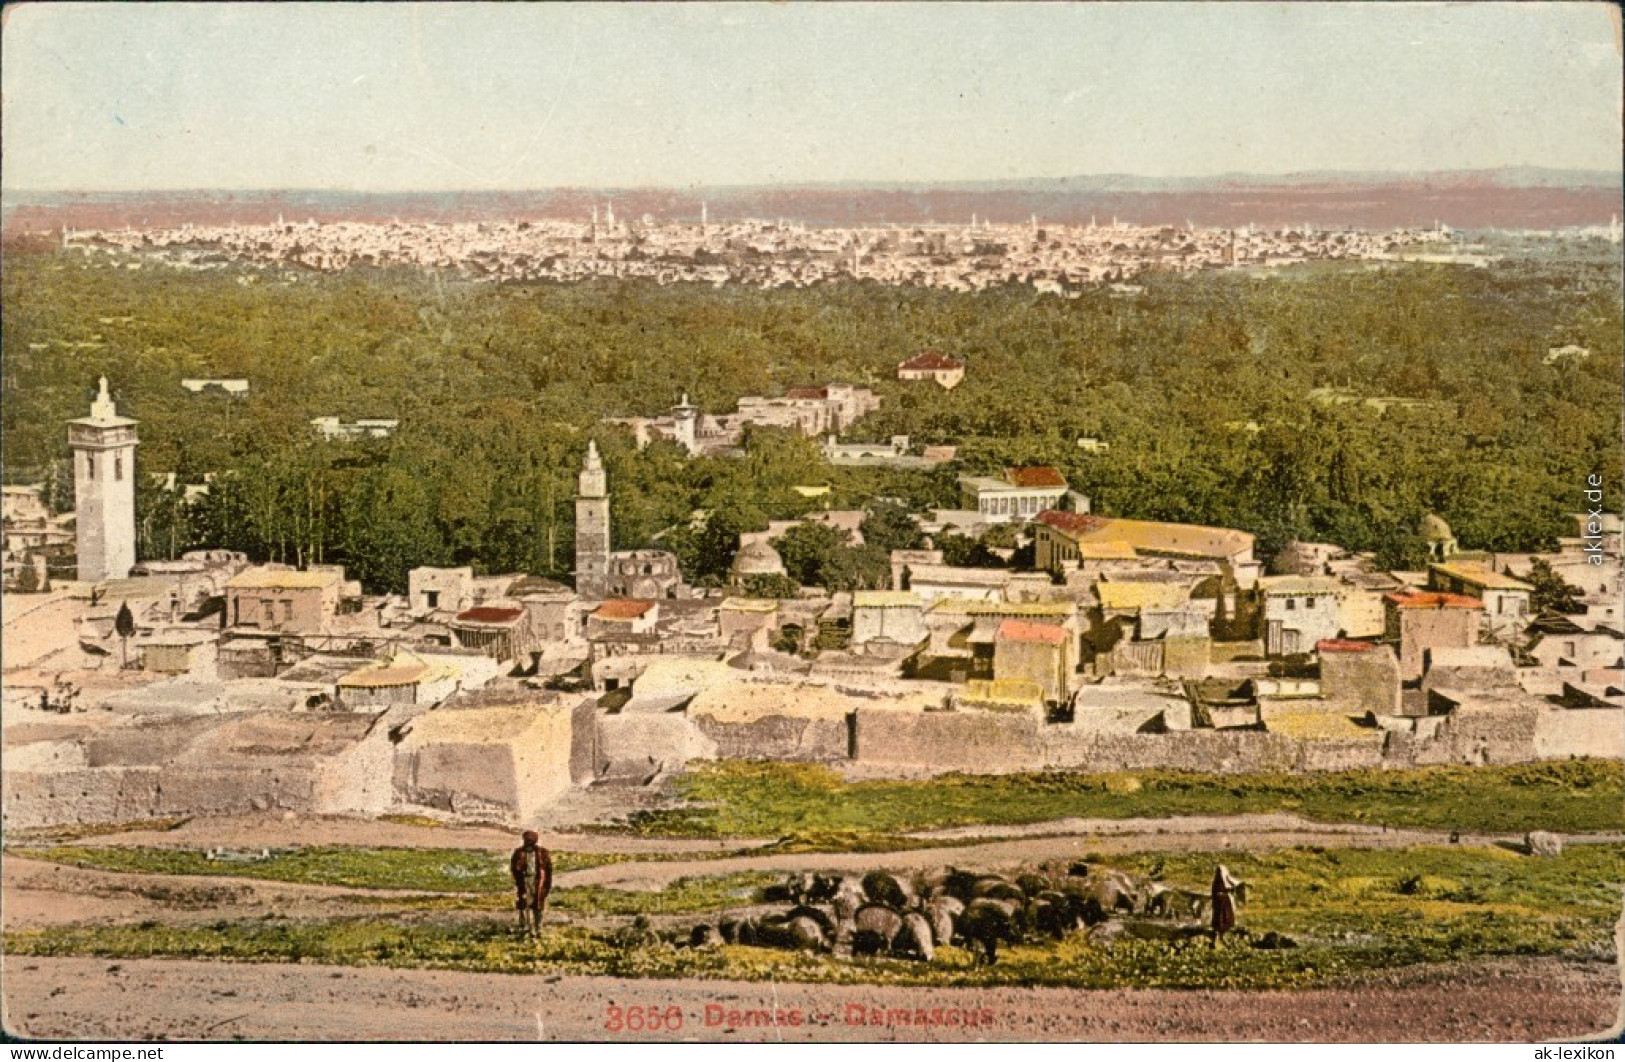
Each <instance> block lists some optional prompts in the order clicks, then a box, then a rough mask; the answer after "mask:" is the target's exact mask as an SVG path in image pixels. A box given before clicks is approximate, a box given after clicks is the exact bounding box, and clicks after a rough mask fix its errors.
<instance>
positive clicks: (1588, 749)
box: [1535, 708, 1625, 760]
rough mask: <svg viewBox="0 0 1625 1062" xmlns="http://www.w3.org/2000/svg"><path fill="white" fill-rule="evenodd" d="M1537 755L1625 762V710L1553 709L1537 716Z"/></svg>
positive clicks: (1549, 757) (1555, 758) (1549, 758)
mask: <svg viewBox="0 0 1625 1062" xmlns="http://www.w3.org/2000/svg"><path fill="white" fill-rule="evenodd" d="M1535 755H1536V756H1538V757H1540V758H1541V759H1543V760H1561V759H1567V758H1569V757H1571V756H1597V757H1602V758H1606V759H1614V760H1618V759H1625V709H1619V708H1553V709H1550V710H1548V711H1544V712H1541V713H1540V714H1539V715H1537V716H1536V717H1535Z"/></svg>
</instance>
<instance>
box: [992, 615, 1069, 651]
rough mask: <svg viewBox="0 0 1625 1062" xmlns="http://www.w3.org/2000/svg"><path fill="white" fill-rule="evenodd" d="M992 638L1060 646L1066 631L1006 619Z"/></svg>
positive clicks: (1024, 621) (1044, 625)
mask: <svg viewBox="0 0 1625 1062" xmlns="http://www.w3.org/2000/svg"><path fill="white" fill-rule="evenodd" d="M994 637H995V638H996V639H998V640H999V641H1001V642H1039V643H1041V644H1043V645H1062V644H1065V642H1066V631H1065V630H1063V629H1062V628H1060V627H1057V626H1055V625H1054V624H1052V623H1029V622H1027V621H1026V620H1018V619H1007V620H1005V621H1003V622H1002V623H1000V624H999V629H998V632H997V633H996V634H994Z"/></svg>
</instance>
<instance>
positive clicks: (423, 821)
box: [378, 814, 446, 830]
mask: <svg viewBox="0 0 1625 1062" xmlns="http://www.w3.org/2000/svg"><path fill="white" fill-rule="evenodd" d="M378 821H379V822H389V823H393V824H395V825H396V826H418V827H421V828H423V829H425V830H438V829H440V828H442V827H443V826H445V825H446V824H445V823H443V822H441V821H440V820H439V819H432V818H430V817H429V816H427V815H404V814H389V815H380V816H378Z"/></svg>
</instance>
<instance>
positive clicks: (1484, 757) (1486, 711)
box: [1411, 703, 1549, 766]
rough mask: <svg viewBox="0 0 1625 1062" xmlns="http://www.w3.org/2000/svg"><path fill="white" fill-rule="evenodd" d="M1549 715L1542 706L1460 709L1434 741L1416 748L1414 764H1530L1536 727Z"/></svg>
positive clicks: (1446, 720)
mask: <svg viewBox="0 0 1625 1062" xmlns="http://www.w3.org/2000/svg"><path fill="white" fill-rule="evenodd" d="M1548 711H1549V709H1547V708H1545V707H1544V706H1542V705H1538V704H1519V703H1512V704H1500V705H1495V706H1478V705H1474V706H1472V707H1469V708H1462V709H1458V710H1457V711H1455V712H1453V713H1452V714H1451V715H1450V716H1449V717H1447V718H1446V719H1445V720H1444V722H1442V723H1440V724H1439V729H1438V733H1437V736H1436V737H1435V738H1434V739H1433V740H1432V741H1430V742H1427V743H1426V744H1418V745H1416V746H1415V749H1416V752H1415V757H1414V759H1413V760H1412V761H1411V762H1414V763H1417V764H1429V763H1460V764H1468V765H1471V766H1479V765H1483V764H1489V763H1527V762H1529V761H1530V760H1533V759H1535V758H1536V751H1535V730H1536V726H1537V724H1538V720H1539V718H1540V716H1541V715H1542V714H1544V713H1546V712H1548Z"/></svg>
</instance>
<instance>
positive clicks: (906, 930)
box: [689, 863, 1292, 963]
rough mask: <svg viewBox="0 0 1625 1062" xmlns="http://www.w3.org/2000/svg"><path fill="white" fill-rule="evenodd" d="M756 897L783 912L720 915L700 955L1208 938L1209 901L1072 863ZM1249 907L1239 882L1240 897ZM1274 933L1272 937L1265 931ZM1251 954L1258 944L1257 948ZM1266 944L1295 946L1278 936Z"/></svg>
mask: <svg viewBox="0 0 1625 1062" xmlns="http://www.w3.org/2000/svg"><path fill="white" fill-rule="evenodd" d="M763 899H764V900H765V901H767V902H769V903H788V904H790V906H789V908H788V909H787V910H784V911H782V912H780V913H777V914H772V915H766V916H758V917H727V918H723V919H722V920H721V921H719V922H718V923H717V924H715V925H711V924H709V923H707V924H703V925H699V926H695V927H694V930H693V932H692V934H691V935H690V938H689V943H690V944H691V945H693V946H696V947H703V946H705V945H708V944H713V943H717V942H723V943H728V944H747V945H755V946H757V947H769V948H785V949H789V950H795V951H814V952H829V953H832V954H835V955H837V956H843V957H845V956H853V957H861V956H868V955H888V956H895V957H899V958H910V959H916V960H920V961H924V962H930V961H931V960H932V958H933V957H934V956H935V954H936V949H937V948H939V947H941V946H943V945H945V944H956V945H960V946H963V947H967V948H970V949H971V950H973V951H974V952H975V954H976V957H977V961H978V962H982V963H993V962H996V961H997V960H998V952H999V945H1000V944H1014V943H1017V942H1020V941H1024V940H1029V939H1035V938H1039V937H1049V938H1051V939H1054V940H1060V939H1061V938H1063V937H1064V936H1066V935H1067V934H1068V933H1072V932H1077V931H1083V930H1086V931H1088V933H1089V935H1090V939H1091V940H1093V941H1096V942H1098V943H1100V944H1102V945H1104V946H1110V945H1111V943H1112V942H1114V941H1115V940H1117V939H1119V938H1121V937H1123V936H1129V937H1133V938H1137V939H1143V940H1161V941H1167V942H1170V943H1173V944H1184V943H1188V942H1189V941H1191V940H1195V939H1198V938H1206V937H1208V936H1210V931H1209V929H1208V928H1207V926H1206V925H1205V924H1204V922H1203V919H1204V918H1205V917H1206V916H1207V914H1208V904H1209V899H1208V894H1207V892H1206V891H1203V890H1197V889H1186V888H1178V887H1174V886H1170V885H1166V884H1164V883H1162V882H1158V881H1151V880H1146V879H1139V878H1135V877H1133V876H1132V875H1129V874H1127V873H1125V872H1124V871H1121V870H1115V869H1109V868H1099V867H1091V866H1089V865H1087V864H1084V863H1073V864H1072V865H1071V866H1070V867H1068V868H1066V870H1065V871H1061V870H1059V869H1057V868H1048V869H1045V868H1040V869H1039V870H1037V871H1031V872H1026V873H1021V874H1017V875H1015V876H1014V877H1008V876H1005V875H1002V874H995V873H990V872H981V873H977V872H973V871H968V870H959V869H956V868H953V867H946V868H939V869H934V870H929V871H923V872H920V873H917V874H914V875H912V876H904V875H900V874H894V873H891V872H889V871H884V870H875V871H870V872H869V873H867V874H865V875H863V877H862V878H857V877H850V876H838V875H825V874H801V875H795V876H792V877H790V878H789V879H788V880H787V881H785V882H784V883H783V884H782V885H775V886H771V887H769V888H768V889H767V890H765V892H764V896H763ZM1245 899H1246V885H1245V883H1242V884H1241V885H1240V886H1239V887H1238V889H1237V894H1236V900H1237V901H1238V902H1242V901H1244V900H1245ZM1270 936H1271V937H1274V935H1273V934H1271V935H1270ZM1254 944H1255V946H1258V942H1257V941H1254ZM1263 946H1276V947H1290V946H1292V945H1291V943H1290V942H1289V941H1286V939H1285V938H1277V939H1276V940H1275V941H1274V942H1272V943H1270V944H1266V945H1263Z"/></svg>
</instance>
